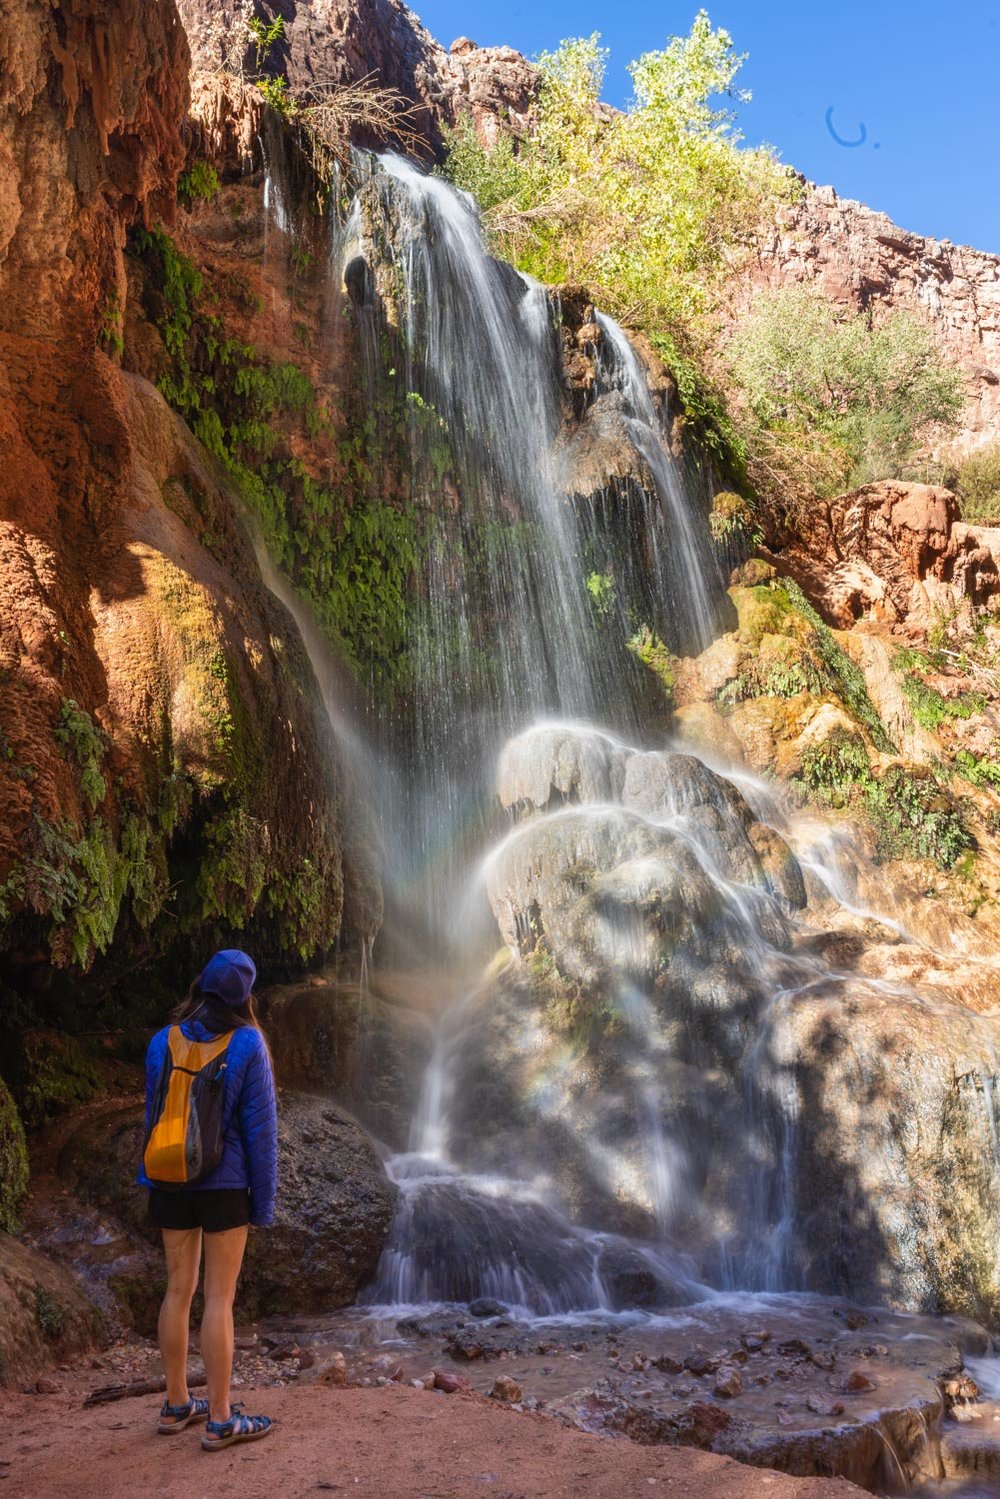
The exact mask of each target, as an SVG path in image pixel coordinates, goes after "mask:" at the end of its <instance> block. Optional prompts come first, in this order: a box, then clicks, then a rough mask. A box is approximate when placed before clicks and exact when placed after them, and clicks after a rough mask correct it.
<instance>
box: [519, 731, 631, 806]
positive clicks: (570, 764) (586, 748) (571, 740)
mask: <svg viewBox="0 0 1000 1499" xmlns="http://www.w3.org/2000/svg"><path fill="white" fill-rule="evenodd" d="M629 753H630V751H629V750H628V748H627V747H626V746H625V745H623V744H620V743H619V742H618V741H617V740H615V739H613V738H611V736H610V735H607V734H602V733H600V732H599V731H597V730H590V729H577V728H571V727H568V726H565V725H561V724H560V725H557V726H555V727H553V728H544V727H543V728H534V729H528V730H527V731H526V732H525V733H523V734H519V735H518V736H517V738H516V739H510V740H508V742H507V743H506V744H505V745H504V748H503V751H502V753H501V755H500V763H499V766H498V768H497V795H498V796H499V798H500V801H501V804H502V805H503V806H505V807H521V808H529V809H534V810H538V811H544V810H545V809H546V808H547V807H550V806H560V805H562V804H564V803H566V802H613V801H618V800H620V798H621V792H622V785H623V782H624V775H625V762H626V760H627V759H628V756H629Z"/></svg>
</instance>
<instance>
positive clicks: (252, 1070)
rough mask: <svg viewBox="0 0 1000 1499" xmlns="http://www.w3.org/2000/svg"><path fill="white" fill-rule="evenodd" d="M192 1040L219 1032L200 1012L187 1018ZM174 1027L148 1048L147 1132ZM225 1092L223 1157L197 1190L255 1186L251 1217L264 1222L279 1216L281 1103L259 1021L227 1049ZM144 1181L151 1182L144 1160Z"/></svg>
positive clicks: (235, 1034)
mask: <svg viewBox="0 0 1000 1499" xmlns="http://www.w3.org/2000/svg"><path fill="white" fill-rule="evenodd" d="M181 1030H182V1031H183V1032H184V1035H185V1036H186V1037H187V1038H188V1040H189V1041H213V1040H215V1038H216V1037H217V1035H218V1032H217V1031H211V1030H209V1029H208V1027H207V1026H205V1025H203V1024H202V1022H201V1021H200V1020H199V1019H197V1017H192V1018H191V1019H190V1020H183V1021H182V1022H181ZM169 1032H170V1027H169V1026H164V1028H163V1030H162V1031H157V1033H156V1035H155V1036H154V1037H153V1039H152V1041H150V1043H149V1049H148V1050H147V1052H146V1132H147V1134H148V1132H149V1122H150V1121H149V1116H150V1112H151V1110H152V1106H153V1095H154V1093H155V1091H156V1084H157V1082H158V1081H159V1077H160V1070H161V1068H162V1067H163V1059H164V1057H165V1056H166V1054H167V1036H168V1035H169ZM226 1064H227V1065H226V1081H225V1097H224V1099H223V1106H222V1147H223V1148H222V1159H221V1161H220V1162H219V1164H218V1166H216V1168H215V1170H214V1171H213V1172H212V1174H211V1176H208V1177H206V1178H205V1180H204V1181H203V1182H199V1183H198V1185H197V1186H196V1187H190V1188H186V1189H185V1190H188V1191H192V1192H206V1191H211V1190H212V1189H213V1188H216V1187H236V1188H240V1187H249V1188H250V1222H251V1223H253V1224H255V1225H256V1226H257V1227H258V1228H264V1227H266V1226H267V1225H268V1224H269V1223H273V1222H274V1196H275V1192H276V1191H277V1187H278V1108H277V1101H276V1098H275V1092H274V1074H273V1072H272V1071H271V1059H270V1057H269V1056H268V1054H267V1047H266V1045H265V1044H264V1038H263V1036H262V1035H261V1033H260V1031H259V1030H257V1029H256V1027H255V1026H251V1025H245V1026H239V1027H237V1029H236V1030H234V1031H233V1037H232V1040H231V1041H230V1043H229V1049H228V1052H227V1053H226ZM138 1182H139V1185H140V1186H141V1187H151V1186H152V1185H153V1183H152V1182H151V1181H150V1180H149V1178H148V1177H147V1175H146V1173H145V1171H144V1170H143V1168H142V1166H140V1167H139V1176H138Z"/></svg>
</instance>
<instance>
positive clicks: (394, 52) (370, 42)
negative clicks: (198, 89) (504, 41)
mask: <svg viewBox="0 0 1000 1499" xmlns="http://www.w3.org/2000/svg"><path fill="white" fill-rule="evenodd" d="M244 8H245V7H244V6H243V5H241V4H239V3H238V0H224V3H222V4H217V3H214V0H178V9H179V10H180V14H181V19H182V20H183V22H184V27H185V30H186V31H187V35H188V39H189V41H190V44H191V51H192V55H193V60H194V67H195V70H196V71H198V72H204V73H213V72H215V71H216V70H217V69H218V68H219V67H220V66H221V65H222V64H223V63H224V62H226V61H227V60H229V61H230V65H232V61H233V60H234V57H233V55H234V51H235V52H236V54H237V57H236V59H235V60H237V61H238V60H239V57H240V56H242V55H243V53H244V52H247V51H248V50H249V49H247V48H246V47H243V48H240V47H239V45H238V42H237V40H236V39H237V38H238V37H239V35H240V22H239V17H240V15H241V14H242V12H243V10H244ZM281 14H282V16H283V18H284V22H285V29H284V37H283V38H282V40H281V41H280V42H279V43H278V44H276V46H275V47H274V49H273V50H272V53H271V54H270V56H269V57H268V59H267V61H266V63H265V67H267V68H269V69H270V68H272V67H273V68H278V69H280V70H281V71H283V72H284V73H285V75H286V76H287V78H288V82H289V85H290V87H291V89H292V91H293V93H295V94H297V95H302V94H304V93H305V92H307V91H308V90H309V89H310V88H313V87H317V86H318V87H319V88H323V87H325V86H327V85H330V84H342V83H357V82H359V81H360V80H362V79H365V78H369V77H374V81H375V82H377V83H378V84H380V85H382V86H386V87H389V88H394V89H396V90H398V91H399V93H401V94H402V95H403V96H404V97H405V98H406V99H409V100H412V102H413V104H414V106H415V113H414V116H413V121H412V124H413V127H414V128H415V129H416V130H417V131H418V132H419V133H420V134H421V135H422V136H424V138H425V139H426V140H427V141H428V143H429V145H430V146H431V147H436V146H438V145H439V144H440V140H441V127H442V125H454V124H456V123H457V121H458V120H459V119H461V118H462V117H463V116H466V115H468V116H471V118H472V119H473V120H474V121H475V124H476V127H477V129H478V130H479V131H480V133H481V135H482V136H483V138H484V139H486V140H489V139H491V138H492V137H493V136H494V135H495V133H496V130H497V126H498V122H502V123H504V124H510V125H514V126H515V127H518V126H523V125H524V124H525V123H526V121H527V118H528V115H529V113H530V110H531V108H532V105H533V103H534V98H535V94H536V90H537V73H536V70H535V68H534V67H533V66H532V65H531V63H529V62H528V61H527V59H526V58H524V57H522V56H521V54H520V53H519V52H515V51H514V49H513V48H512V47H477V46H476V45H475V43H474V42H471V41H469V39H468V38H467V37H461V38H459V39H458V40H457V41H456V42H455V43H454V44H453V46H452V48H451V50H450V51H446V50H445V49H444V47H442V46H441V45H440V44H439V43H438V42H436V41H435V40H434V38H433V37H432V36H431V35H430V34H429V33H428V32H427V31H425V29H424V28H423V26H421V24H420V22H419V20H418V19H417V17H416V16H415V15H414V13H413V12H412V11H411V10H408V9H407V7H406V6H405V5H402V4H401V3H399V0H360V3H358V0H313V3H305V0H293V3H291V4H286V5H284V6H283V7H282V10H281ZM234 43H235V46H234Z"/></svg>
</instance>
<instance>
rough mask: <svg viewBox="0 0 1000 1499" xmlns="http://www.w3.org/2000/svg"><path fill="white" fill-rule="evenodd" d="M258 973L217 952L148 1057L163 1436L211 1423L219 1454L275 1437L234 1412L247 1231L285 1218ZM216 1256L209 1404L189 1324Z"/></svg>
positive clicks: (210, 1446)
mask: <svg viewBox="0 0 1000 1499" xmlns="http://www.w3.org/2000/svg"><path fill="white" fill-rule="evenodd" d="M256 977H257V970H256V968H255V966H254V963H253V960H252V959H251V958H249V957H248V956H247V954H246V953H244V952H240V951H238V950H237V949H235V948H227V949H225V950H224V951H222V952H217V953H216V954H215V956H214V957H213V958H211V959H210V960H209V962H208V964H207V965H206V967H205V969H204V971H203V972H202V974H201V977H200V978H199V979H197V980H196V981H195V982H194V983H193V984H192V985H191V989H190V991H189V993H188V995H187V998H186V999H185V1000H184V1002H183V1003H182V1004H181V1005H180V1007H179V1008H178V1010H177V1011H176V1012H175V1015H174V1024H173V1025H170V1026H166V1027H164V1029H163V1030H161V1031H158V1032H157V1034H156V1035H155V1036H154V1037H153V1039H152V1041H151V1042H150V1043H149V1050H148V1051H147V1053H146V1147H145V1153H144V1156H143V1164H142V1167H141V1168H140V1171H139V1178H138V1180H139V1184H140V1185H141V1186H144V1187H148V1188H149V1219H150V1222H151V1223H154V1224H156V1226H157V1227H158V1228H160V1229H161V1230H162V1232H163V1247H164V1251H165V1253H166V1259H167V1289H166V1294H165V1295H164V1298H163V1305H162V1306H161V1308H160V1319H159V1343H160V1353H161V1355H162V1357H163V1367H164V1371H165V1373H166V1378H167V1398H166V1401H165V1402H164V1405H163V1408H162V1410H161V1411H160V1420H159V1426H158V1428H157V1429H158V1430H159V1431H160V1432H162V1433H163V1434H164V1435H169V1434H173V1433H175V1432H178V1431H182V1430H183V1429H184V1427H185V1426H187V1425H188V1424H189V1423H190V1422H192V1421H204V1420H206V1419H207V1424H206V1427H205V1434H204V1436H203V1437H202V1439H201V1445H202V1446H203V1447H204V1448H206V1450H208V1451H214V1450H216V1449H217V1448H221V1447H229V1446H231V1445H232V1444H233V1443H234V1442H247V1441H253V1440H256V1439H257V1438H259V1437H264V1436H266V1435H267V1434H268V1432H269V1431H270V1429H271V1422H270V1419H269V1418H268V1417H267V1416H247V1415H244V1414H243V1412H242V1411H241V1410H240V1409H239V1408H238V1407H234V1406H232V1405H231V1404H230V1399H229V1393H230V1382H231V1379H232V1370H233V1298H234V1296H235V1294H236V1281H237V1277H238V1276H239V1273H240V1267H241V1265H242V1263H243V1252H244V1249H245V1248H246V1241H247V1230H248V1225H253V1226H254V1227H255V1228H264V1227H267V1226H268V1225H269V1224H271V1223H272V1222H273V1221H274V1197H275V1191H276V1189H277V1179H278V1131H277V1108H276V1102H275V1092H274V1075H273V1072H272V1069H271V1058H270V1054H269V1052H268V1049H267V1042H266V1041H265V1039H264V1035H263V1032H262V1031H261V1029H260V1027H259V1026H258V1024H257V1019H256V1016H255V1014H254V1008H253V985H254V980H255V979H256ZM203 1246H204V1251H205V1311H204V1314H203V1316H202V1322H201V1352H202V1357H203V1359H204V1361H205V1374H206V1376H207V1383H208V1399H207V1400H200V1399H198V1398H196V1397H192V1396H191V1394H190V1392H189V1390H188V1386H187V1353H188V1320H189V1316H190V1312H191V1300H192V1297H193V1296H194V1293H195V1290H196V1289H197V1285H198V1271H199V1266H200V1262H201V1254H202V1247H203Z"/></svg>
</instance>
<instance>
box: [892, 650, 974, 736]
mask: <svg viewBox="0 0 1000 1499" xmlns="http://www.w3.org/2000/svg"><path fill="white" fill-rule="evenodd" d="M892 664H893V667H894V668H895V670H896V671H897V672H899V673H901V680H900V686H901V687H902V689H903V693H904V694H905V696H906V699H907V701H908V702H909V704H910V707H911V708H912V709H913V716H914V718H915V719H916V721H917V723H918V724H920V725H921V727H922V728H925V729H930V730H931V732H936V731H937V730H938V729H939V728H940V727H941V725H942V724H943V723H946V722H947V721H948V719H951V718H971V717H972V716H973V714H975V713H982V712H983V709H984V708H985V707H986V698H985V696H984V694H983V693H981V692H963V693H960V694H958V695H957V696H956V697H944V696H942V694H941V693H940V692H938V691H937V689H936V688H934V687H931V686H930V685H929V683H927V682H925V681H923V680H922V679H921V677H920V676H918V675H916V673H917V672H919V671H921V670H924V671H926V670H928V669H929V668H931V666H932V664H931V662H930V661H929V659H928V658H927V657H925V656H923V655H922V654H921V653H920V652H919V651H914V650H904V651H899V652H898V653H897V654H896V656H895V657H894V658H893V662H892Z"/></svg>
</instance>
